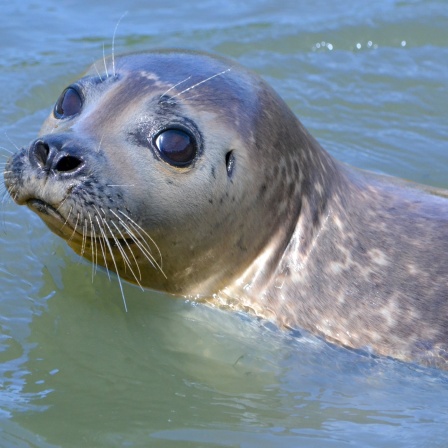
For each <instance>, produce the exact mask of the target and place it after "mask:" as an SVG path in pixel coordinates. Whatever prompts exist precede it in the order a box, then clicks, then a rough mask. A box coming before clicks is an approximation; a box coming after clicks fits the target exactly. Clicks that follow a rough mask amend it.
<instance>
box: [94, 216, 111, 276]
mask: <svg viewBox="0 0 448 448" xmlns="http://www.w3.org/2000/svg"><path fill="white" fill-rule="evenodd" d="M95 219H96V222H97V223H98V230H99V231H100V233H101V235H102V236H103V237H102V238H99V239H98V242H99V243H100V247H101V253H102V254H103V260H104V267H105V268H106V272H107V277H108V278H109V281H111V279H110V272H109V267H108V266H107V258H106V248H105V247H104V246H103V241H102V240H103V239H104V231H103V229H102V228H101V223H100V221H99V219H98V216H97V215H95Z"/></svg>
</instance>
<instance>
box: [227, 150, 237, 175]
mask: <svg viewBox="0 0 448 448" xmlns="http://www.w3.org/2000/svg"><path fill="white" fill-rule="evenodd" d="M234 166H235V157H234V155H233V151H229V152H228V153H227V154H226V167H227V176H229V177H231V176H232V173H233V168H234Z"/></svg>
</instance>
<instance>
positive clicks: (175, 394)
mask: <svg viewBox="0 0 448 448" xmlns="http://www.w3.org/2000/svg"><path fill="white" fill-rule="evenodd" d="M62 3H63V2H58V3H57V2H52V1H49V0H41V1H40V2H34V1H30V0H28V1H22V2H20V3H19V2H8V3H7V4H5V5H2V8H3V9H2V17H1V19H0V20H1V27H0V42H1V47H0V98H1V99H2V100H1V101H2V102H1V104H2V107H1V108H0V131H1V132H0V140H1V142H0V145H1V146H3V147H4V148H6V149H4V150H1V151H0V154H3V155H7V151H6V150H15V148H14V147H15V146H22V145H25V144H27V143H28V142H29V141H30V140H32V139H33V138H35V136H36V133H37V132H38V129H39V127H40V125H41V123H42V121H43V119H44V118H45V116H46V115H47V114H48V112H49V110H50V109H51V106H52V104H53V103H54V101H55V100H56V98H57V97H58V95H59V93H60V91H61V89H63V88H64V87H65V86H66V85H67V84H69V83H70V82H71V81H73V80H74V79H76V77H77V76H79V74H80V73H82V72H83V70H84V69H85V68H86V67H87V66H88V65H90V64H91V63H92V62H93V61H94V60H96V59H99V58H101V57H102V52H103V45H104V46H105V51H106V53H110V51H111V49H110V47H111V42H112V35H113V32H114V28H115V25H116V24H117V22H118V20H119V18H120V16H122V14H123V13H124V12H125V10H128V14H127V16H126V17H124V19H123V20H122V21H121V23H120V25H119V27H118V31H117V34H116V40H115V46H116V50H117V51H118V52H128V51H139V50H144V49H150V48H158V47H184V48H185V47H186V48H192V49H199V50H206V51H212V52H215V53H219V54H222V55H226V56H230V57H233V58H235V59H236V60H238V61H239V62H240V63H242V64H244V65H246V66H248V67H250V68H252V69H253V70H255V71H257V72H258V73H259V74H261V75H262V76H263V77H264V78H265V79H266V80H267V81H268V82H269V83H271V84H272V85H273V86H274V88H275V89H276V90H277V91H278V92H279V93H280V94H281V95H282V97H283V98H284V99H285V100H286V101H287V102H288V104H289V105H290V106H291V107H292V109H293V110H294V112H295V113H296V114H297V115H298V116H299V117H300V118H301V120H302V121H303V123H304V124H305V125H306V126H307V127H308V129H309V130H310V131H311V132H312V133H313V134H314V135H315V136H316V137H317V138H318V139H319V141H320V142H321V143H322V145H323V146H324V147H325V148H326V149H327V150H328V151H329V152H331V153H332V154H333V155H334V156H335V157H337V158H338V159H340V160H343V161H344V162H347V163H350V164H352V165H356V166H358V167H360V168H364V169H369V170H373V171H376V172H380V173H385V174H390V175H395V176H400V177H403V178H407V179H411V180H414V181H417V182H422V183H426V184H429V185H433V186H438V187H446V188H448V168H447V167H448V147H447V141H448V128H447V121H448V110H447V104H448V78H447V73H448V26H447V23H448V9H447V7H446V2H445V1H444V0H440V1H417V0H415V1H392V0H378V1H376V2H359V1H355V0H347V1H345V2H336V1H324V0H320V1H315V2H312V3H310V2H305V1H285V2H282V3H279V2H277V1H273V0H271V1H268V0H266V1H261V2H260V1H255V0H249V1H246V2H244V4H239V3H237V2H227V3H221V2H217V1H212V0H210V1H201V2H199V1H194V2H173V1H163V2H162V1H151V2H143V1H130V2H126V6H123V5H124V3H123V4H120V3H119V2H111V1H95V2H87V1H84V0H82V1H77V2H64V4H62ZM2 158H3V157H2ZM0 228H1V232H0V285H1V288H0V291H1V292H0V328H1V331H0V361H1V363H0V388H1V389H0V390H1V393H0V446H5V447H26V446H29V447H58V446H63V447H78V446H95V447H140V446H145V447H146V446H155V447H244V448H249V447H250V448H252V447H297V446H305V447H346V446H366V447H399V446H400V447H401V446H406V447H423V446H425V447H426V446H427V447H446V446H447V445H448V377H447V375H446V374H445V373H442V372H438V371H433V370H429V369H423V368H420V367H418V366H414V365H410V364H403V363H400V362H397V361H394V360H387V359H381V358H380V359H378V358H375V357H373V356H371V355H369V354H368V353H364V352H354V351H347V350H344V349H341V348H337V347H334V346H331V345H328V344H325V343H324V342H322V341H320V340H318V339H316V338H313V337H311V336H309V335H306V334H302V335H298V334H286V333H284V332H280V331H278V330H276V329H275V328H273V327H272V326H270V325H269V324H267V323H265V322H258V321H256V320H255V319H253V318H251V317H248V316H244V315H239V314H231V313H226V312H222V311H218V310H214V309H209V308H206V307H204V306H197V305H194V304H191V303H186V302H184V301H182V300H179V299H178V300H175V299H172V298H169V297H166V296H164V295H162V294H157V293H152V292H148V291H146V292H144V293H143V292H141V291H140V290H139V289H137V288H135V287H133V286H131V285H126V286H125V294H126V298H127V301H128V307H129V312H128V313H125V312H124V310H123V305H122V303H121V297H120V292H119V288H118V284H117V282H116V281H115V280H114V279H112V282H109V280H108V278H107V275H106V274H105V273H104V272H99V273H97V274H96V276H95V278H94V281H93V283H92V269H91V266H90V265H89V264H88V263H87V262H84V261H80V260H79V259H78V257H76V256H75V255H74V254H72V253H71V252H70V250H69V249H68V248H66V245H65V243H64V242H63V241H61V240H59V239H58V238H57V237H55V236H53V235H52V234H50V232H49V231H48V230H47V229H46V228H45V226H44V225H43V224H42V222H41V221H40V220H39V219H38V218H37V217H36V216H34V215H33V214H32V213H31V212H29V211H27V210H26V209H25V208H23V207H21V208H19V207H17V206H14V205H12V204H6V205H4V206H2V209H1V212H0Z"/></svg>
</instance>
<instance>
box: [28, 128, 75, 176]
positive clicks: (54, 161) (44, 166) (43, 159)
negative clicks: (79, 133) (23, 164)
mask: <svg viewBox="0 0 448 448" xmlns="http://www.w3.org/2000/svg"><path fill="white" fill-rule="evenodd" d="M75 152H76V150H75V149H74V148H71V147H64V141H63V140H62V139H60V138H51V136H50V137H49V138H41V139H38V140H36V141H35V142H34V143H32V144H31V147H30V151H29V157H30V162H31V164H32V165H33V166H34V167H36V168H39V169H40V170H42V171H45V172H47V173H49V172H54V173H61V174H62V173H75V172H77V171H78V170H79V169H80V168H81V167H82V166H83V165H84V161H83V159H82V158H81V157H79V156H77V155H76V154H74V153H75Z"/></svg>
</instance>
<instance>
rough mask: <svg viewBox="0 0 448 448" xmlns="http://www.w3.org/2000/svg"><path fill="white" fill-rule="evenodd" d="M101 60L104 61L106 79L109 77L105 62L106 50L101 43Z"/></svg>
mask: <svg viewBox="0 0 448 448" xmlns="http://www.w3.org/2000/svg"><path fill="white" fill-rule="evenodd" d="M103 62H104V71H105V72H106V79H108V78H109V71H108V70H107V62H106V50H105V48H104V44H103Z"/></svg>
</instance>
